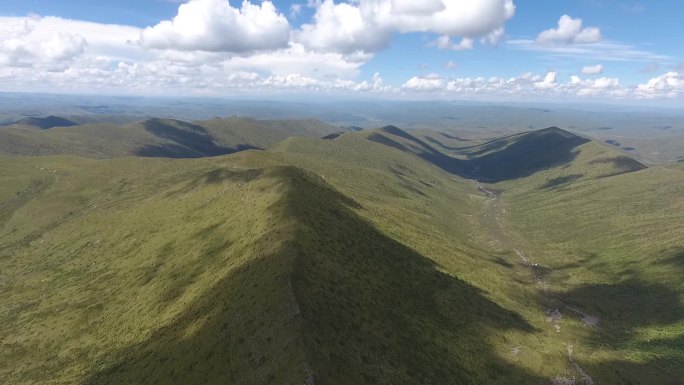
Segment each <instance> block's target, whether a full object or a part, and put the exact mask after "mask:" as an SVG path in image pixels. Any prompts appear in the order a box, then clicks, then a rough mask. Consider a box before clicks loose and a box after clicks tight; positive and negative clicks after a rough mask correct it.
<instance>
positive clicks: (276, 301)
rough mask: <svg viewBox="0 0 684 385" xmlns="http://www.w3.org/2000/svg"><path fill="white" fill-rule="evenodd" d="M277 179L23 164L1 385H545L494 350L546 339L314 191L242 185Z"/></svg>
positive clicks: (132, 162)
mask: <svg viewBox="0 0 684 385" xmlns="http://www.w3.org/2000/svg"><path fill="white" fill-rule="evenodd" d="M270 161H271V160H269V159H266V158H264V157H263V156H262V155H261V154H256V153H253V154H244V155H240V157H238V158H236V159H234V160H232V161H230V162H229V163H228V164H226V165H224V166H221V165H219V164H216V163H215V161H212V160H211V159H204V160H197V161H187V160H184V161H169V160H158V161H157V160H141V159H123V160H110V161H84V160H76V159H70V158H15V159H11V160H9V163H8V165H9V167H12V168H13V170H14V171H15V172H16V171H19V170H22V171H24V174H22V175H24V176H23V178H21V180H17V181H15V183H13V184H12V185H6V186H4V187H3V189H2V190H3V191H4V192H7V194H6V195H7V196H11V195H13V194H12V193H11V191H14V190H16V191H23V193H24V194H26V196H27V197H26V198H25V199H22V200H21V201H14V202H10V203H8V204H7V205H6V206H4V207H5V208H6V209H7V215H8V217H9V220H8V222H7V223H4V224H3V227H2V229H1V230H0V231H1V233H0V236H1V237H2V239H3V244H2V247H1V249H0V257H1V259H2V261H3V262H2V263H3V269H2V271H3V276H2V279H3V286H2V291H3V296H4V298H5V299H4V302H3V307H5V308H6V309H12V311H8V312H3V313H2V314H3V320H2V329H0V333H2V336H3V344H4V345H3V346H4V349H3V350H2V351H3V353H2V354H3V357H2V361H3V362H11V363H12V365H11V366H4V367H0V370H1V372H0V373H2V377H5V378H11V379H12V382H14V381H28V382H31V381H40V382H45V379H46V378H50V379H51V381H53V382H54V383H63V382H76V383H86V384H89V383H98V384H102V383H117V384H120V383H131V384H133V383H135V384H139V383H155V382H162V383H168V382H177V381H180V382H184V383H225V382H231V383H239V384H241V383H245V384H247V383H264V384H266V383H268V384H273V383H282V384H286V383H304V382H305V381H310V382H313V383H331V384H334V383H345V384H365V383H368V382H374V383H378V384H390V383H406V384H410V383H415V382H416V381H419V382H423V381H427V382H430V383H435V384H439V383H452V382H453V380H454V378H456V379H459V381H461V382H472V381H475V382H478V383H483V384H487V383H491V384H495V383H498V382H500V380H501V379H502V378H507V379H512V380H515V381H518V382H521V383H540V382H539V381H538V380H539V379H538V378H536V376H535V375H532V374H530V373H528V372H527V371H525V370H521V369H518V368H516V366H515V365H512V364H511V363H509V362H507V361H506V360H504V359H502V358H501V357H499V355H498V353H497V351H496V350H495V349H494V347H493V346H492V345H490V344H483V343H482V341H483V340H487V339H488V338H489V335H490V334H492V333H497V331H500V332H504V331H506V330H518V331H521V332H531V331H532V330H533V327H532V326H531V325H530V324H529V323H528V322H527V321H526V320H524V319H523V318H522V317H521V316H520V315H518V314H517V313H515V312H513V311H511V310H508V309H506V308H503V307H501V305H499V304H497V303H495V302H493V301H492V300H491V299H490V298H488V297H487V296H486V295H484V293H483V292H482V291H481V290H480V289H478V288H476V287H473V286H472V285H471V284H469V283H466V282H465V281H463V280H460V279H458V278H456V277H454V276H452V275H450V274H447V273H445V272H443V271H440V269H439V268H438V266H436V265H435V263H434V262H433V261H431V260H430V259H428V258H426V257H424V256H421V255H420V254H419V253H418V252H416V251H414V250H413V249H411V248H409V247H407V246H405V245H404V244H402V243H401V242H399V241H397V240H395V239H393V238H391V237H389V236H388V235H387V234H385V233H384V232H382V231H380V230H378V229H377V228H376V227H375V225H373V224H372V223H369V222H367V220H366V219H363V218H362V217H361V216H360V211H364V210H365V208H364V207H362V206H361V205H360V204H359V203H358V202H356V201H355V200H353V199H351V198H349V197H346V196H344V195H342V194H340V193H339V192H337V191H335V190H334V189H333V188H332V187H330V186H329V185H327V184H326V183H325V182H324V181H323V180H322V179H321V178H319V177H317V176H316V175H314V174H311V173H310V172H305V171H302V170H300V169H299V168H295V167H291V166H290V167H282V166H275V167H272V166H266V167H259V168H241V167H238V168H236V166H240V165H244V164H255V165H256V164H258V163H264V162H265V163H269V162H270ZM38 165H40V167H37V166H38ZM179 166H182V167H181V168H180V171H178V170H179ZM41 168H42V169H41ZM117 170H140V171H138V172H134V173H130V174H120V173H118V172H117ZM151 175H155V177H154V178H152V177H151ZM45 178H47V179H45ZM43 179H45V180H46V183H48V186H47V187H45V188H40V189H39V188H35V187H32V184H31V183H29V184H28V185H27V184H26V183H27V182H29V181H31V180H43ZM245 208H249V210H248V211H245ZM331 218H334V220H333V221H332V222H331V220H330V219H331ZM124 224H125V225H124ZM83 229H87V230H85V231H84V230H83ZM27 263H28V264H30V265H31V266H33V268H32V269H30V270H24V267H25V266H26V264H27ZM38 293H42V294H40V300H36V299H35V298H36V295H37V294H38ZM17 338H18V339H17ZM414 346H421V347H422V348H421V349H411V347H414ZM55 349H59V350H60V351H62V353H61V354H60V355H59V356H57V357H53V358H52V359H50V360H48V359H47V357H48V356H49V355H50V354H51V352H53V351H54V350H55ZM381 352H382V354H380V353H381Z"/></svg>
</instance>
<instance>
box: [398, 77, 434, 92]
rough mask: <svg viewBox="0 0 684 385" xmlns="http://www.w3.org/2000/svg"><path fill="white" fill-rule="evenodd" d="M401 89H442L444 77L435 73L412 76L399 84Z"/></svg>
mask: <svg viewBox="0 0 684 385" xmlns="http://www.w3.org/2000/svg"><path fill="white" fill-rule="evenodd" d="M401 88H402V89H404V90H408V91H438V90H443V89H444V79H443V78H442V77H441V76H439V75H436V74H430V75H427V76H414V77H412V78H411V79H409V80H408V81H406V83H404V85H402V86H401Z"/></svg>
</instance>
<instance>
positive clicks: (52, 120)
mask: <svg viewBox="0 0 684 385" xmlns="http://www.w3.org/2000/svg"><path fill="white" fill-rule="evenodd" d="M7 125H8V126H9V125H17V126H26V127H32V128H38V129H41V130H47V129H50V128H54V127H70V126H76V125H78V123H76V122H74V121H72V120H69V119H66V118H62V117H60V116H47V117H45V118H39V117H29V118H23V119H19V120H17V121H15V122H12V123H10V124H7Z"/></svg>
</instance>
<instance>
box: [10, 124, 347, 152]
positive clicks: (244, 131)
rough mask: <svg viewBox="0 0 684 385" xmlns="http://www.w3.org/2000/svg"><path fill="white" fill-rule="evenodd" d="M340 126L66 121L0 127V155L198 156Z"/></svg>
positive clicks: (316, 134)
mask: <svg viewBox="0 0 684 385" xmlns="http://www.w3.org/2000/svg"><path fill="white" fill-rule="evenodd" d="M339 130H340V128H338V127H333V126H330V125H327V124H325V123H322V122H319V121H315V120H281V121H268V120H256V119H248V118H226V119H212V120H208V121H198V122H194V123H189V122H185V121H180V120H174V119H159V118H150V119H146V120H143V121H140V122H135V123H129V124H125V125H114V124H107V123H97V124H83V125H72V126H70V127H55V128H51V129H49V130H44V131H37V130H35V129H28V128H26V127H24V126H17V125H14V126H8V127H0V155H6V156H10V155H13V156H17V155H18V156H22V155H34V156H46V155H78V156H84V157H92V158H111V157H123V156H141V157H165V158H201V157H207V156H217V155H225V154H230V153H234V152H238V151H242V150H245V149H256V148H266V147H269V146H271V145H273V144H275V143H277V142H278V141H280V140H283V139H285V138H287V137H290V136H298V135H301V136H308V137H314V138H320V137H323V136H325V135H328V134H331V133H333V132H337V131H339Z"/></svg>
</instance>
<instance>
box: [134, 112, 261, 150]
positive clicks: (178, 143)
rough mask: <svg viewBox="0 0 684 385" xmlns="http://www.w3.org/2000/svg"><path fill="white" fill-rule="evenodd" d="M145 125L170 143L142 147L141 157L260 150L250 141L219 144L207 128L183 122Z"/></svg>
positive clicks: (154, 121) (157, 120)
mask: <svg viewBox="0 0 684 385" xmlns="http://www.w3.org/2000/svg"><path fill="white" fill-rule="evenodd" d="M143 126H144V128H145V130H146V131H147V132H149V133H151V134H153V135H155V136H157V137H159V138H162V139H165V140H166V141H168V142H167V143H165V144H160V145H146V146H143V147H142V148H139V149H138V150H136V152H135V154H136V155H137V156H142V157H148V158H203V157H210V156H219V155H227V154H232V153H235V152H239V151H244V150H257V149H259V148H258V147H255V146H252V145H248V144H240V145H237V146H235V147H232V148H231V147H225V146H222V145H220V144H217V142H216V140H215V139H214V138H213V137H212V136H211V135H210V134H209V133H208V132H207V130H206V129H205V128H204V127H202V126H199V125H196V124H192V123H187V122H182V121H175V120H174V121H165V120H162V119H149V120H146V121H145V122H143Z"/></svg>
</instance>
